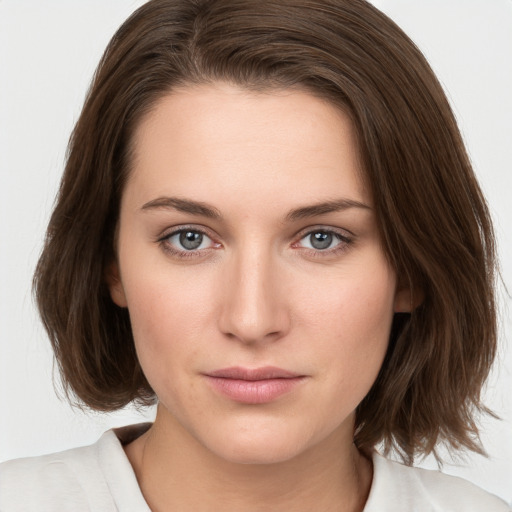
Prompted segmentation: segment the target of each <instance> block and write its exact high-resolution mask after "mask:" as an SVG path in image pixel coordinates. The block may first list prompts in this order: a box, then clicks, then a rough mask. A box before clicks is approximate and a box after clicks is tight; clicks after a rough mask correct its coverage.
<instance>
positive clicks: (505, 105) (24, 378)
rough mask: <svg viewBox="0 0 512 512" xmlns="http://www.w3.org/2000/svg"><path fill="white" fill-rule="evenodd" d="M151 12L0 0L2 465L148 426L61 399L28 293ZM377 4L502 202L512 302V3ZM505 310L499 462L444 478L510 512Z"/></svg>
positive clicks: (496, 431) (488, 431)
mask: <svg viewBox="0 0 512 512" xmlns="http://www.w3.org/2000/svg"><path fill="white" fill-rule="evenodd" d="M142 3H143V2H142V1H141V0H138V1H137V0H109V1H105V0H87V1H78V0H45V1H44V2H41V1H40V0H0V460H5V459H10V458H14V457H20V456H26V455H37V454H42V453H47V452H52V451H56V450H61V449H65V448H68V447H73V446H78V445H83V444H88V443H91V442H93V441H95V440H96V439H97V438H98V437H99V435H100V434H101V433H102V432H103V431H104V430H106V429H108V428H110V427H111V426H117V425H122V424H126V423H132V422H137V421H141V415H140V414H139V413H137V412H135V411H133V410H130V409H128V410H125V411H122V412H119V413H116V414H111V415H100V414H96V413H83V412H80V411H77V410H72V409H71V408H70V406H69V405H67V404H66V403H65V402H64V401H62V400H59V399H58V398H57V396H56V394H55V390H54V382H55V387H56V388H57V390H58V389H59V384H58V378H57V376H54V375H53V373H54V371H53V363H52V355H51V350H50V347H49V343H48V341H47V339H46V336H45V333H44V332H43V329H42V327H41V324H40V323H39V320H38V318H37V315H36V313H35V310H34V307H33V303H32V298H31V291H30V287H31V276H32V273H33V270H34V266H35V263H36V261H37V257H38V254H39V251H40V248H41V243H42V239H43V236H44V230H45V227H46V223H47V221H48V218H49V212H50V209H51V206H52V202H53V199H54V197H55V193H56V190H57V186H58V181H59V178H60V175H61V173H62V169H63V161H64V156H65V148H66V143H67V139H68V136H69V133H70V131H71V129H72V126H73V123H74V122H75V121H76V119H77V117H78V114H79V112H80V108H81V104H82V102H83V99H84V95H85V92H86V89H87V86H88V84H89V81H90V79H91V77H92V73H93V71H94V68H95V66H96V64H97V62H98V60H99V57H100V55H101V53H102V51H103V49H104V47H105V46H106V44H107V42H108V40H109V39H110V37H111V36H112V35H113V33H114V31H115V30H116V28H117V27H118V26H119V25H120V24H121V23H122V21H123V20H124V19H125V18H126V17H127V16H128V15H129V14H130V13H131V12H132V11H133V10H134V9H135V8H136V7H137V6H139V5H141V4H142ZM374 3H375V4H376V5H377V7H379V8H380V9H382V10H383V11H384V12H386V13H387V14H388V15H389V16H391V17H392V18H393V19H394V20H395V21H396V22H397V23H398V24H399V25H400V26H401V27H402V28H403V29H404V30H405V31H406V32H407V33H408V34H409V35H410V36H411V37H412V39H413V40H414V41H415V42H416V44H417V45H418V46H419V47H420V48H421V49H422V51H423V52H424V53H425V55H426V56H427V58H428V59H429V60H430V62H431V64H432V66H433V68H434V71H435V72H436V73H437V74H438V76H439V77H440V79H441V82H442V83H443V85H444V87H445V89H446V91H447V94H448V96H449V98H450V101H451V103H452V106H453V108H454V110H455V113H456V115H457V118H458V120H459V123H460V126H461V128H462V131H463V134H464V137H465V140H466V143H467V145H468V148H469V153H470V155H471V158H472V161H473V163H474V166H475V170H476V172H477V175H478V177H479V179H480V181H481V184H482V187H483V189H484V192H485V193H486V195H487V197H488V200H489V203H490V208H491V211H492V214H493V217H494V219H495V222H496V229H497V234H498V239H499V249H500V255H501V262H502V275H503V280H504V282H505V284H506V285H507V286H508V288H509V290H511V291H512V258H511V256H512V229H511V228H510V225H511V223H512V205H511V203H512V199H511V197H510V195H511V191H512V173H511V169H510V166H511V164H512V129H511V120H512V0H429V1H428V2H426V1H423V0H374ZM440 235H441V236H442V234H440ZM500 304H501V310H502V312H501V330H500V341H501V348H500V357H499V362H498V365H497V367H496V370H495V372H494V374H493V376H492V378H491V380H490V382H489V386H488V389H487V391H486V395H485V396H486V403H487V404H488V405H489V406H490V407H491V408H493V409H494V410H495V411H496V412H497V413H498V414H499V415H500V416H501V417H502V421H495V420H490V419H487V420H485V421H484V422H483V434H482V439H483V443H484V446H485V448H486V449H487V450H488V452H489V454H490V458H488V459H484V458H482V457H480V456H476V455H470V456H468V457H467V458H466V459H465V460H462V461H460V460H459V461H458V463H457V464H455V465H453V464H447V465H445V467H444V471H446V472H448V473H453V474H458V475H462V476H464V477H465V478H467V479H469V480H472V481H473V482H475V483H477V484H478V485H480V486H482V487H484V488H486V489H488V490H489V491H491V492H494V493H495V494H498V495H500V496H501V497H503V498H504V499H505V500H506V501H508V502H511V501H512V397H511V395H512V393H511V392H512V347H511V345H512V341H511V337H512V322H511V316H510V305H511V300H510V298H508V297H507V296H506V294H505V292H504V290H503V288H502V289H501V291H500ZM507 308H508V311H507ZM152 414H153V413H152V411H148V412H146V417H152ZM424 465H426V466H429V467H432V461H431V460H427V461H425V463H424Z"/></svg>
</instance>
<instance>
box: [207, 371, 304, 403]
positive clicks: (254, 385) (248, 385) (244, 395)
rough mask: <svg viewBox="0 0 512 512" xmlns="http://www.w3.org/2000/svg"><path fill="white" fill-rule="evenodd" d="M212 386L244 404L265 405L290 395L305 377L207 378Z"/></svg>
mask: <svg viewBox="0 0 512 512" xmlns="http://www.w3.org/2000/svg"><path fill="white" fill-rule="evenodd" d="M207 378H208V381H209V383H210V385H211V386H212V387H213V388H214V389H215V390H216V391H218V392H220V393H221V394H222V395H224V396H227V397H228V398H230V399H231V400H234V401H235V402H240V403H244V404H265V403H268V402H272V401H273V400H276V399H277V398H279V397H280V396H283V395H285V394H287V393H290V392H291V391H293V389H295V387H296V386H297V385H298V384H300V383H301V382H302V381H303V380H304V377H293V378H286V379H263V380H241V379H228V378H222V377H210V376H207Z"/></svg>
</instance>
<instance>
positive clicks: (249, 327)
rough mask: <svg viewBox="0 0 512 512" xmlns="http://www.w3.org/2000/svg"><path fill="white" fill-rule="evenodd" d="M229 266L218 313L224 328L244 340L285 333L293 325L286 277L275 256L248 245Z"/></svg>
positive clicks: (255, 340)
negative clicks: (284, 277)
mask: <svg viewBox="0 0 512 512" xmlns="http://www.w3.org/2000/svg"><path fill="white" fill-rule="evenodd" d="M269 252H270V251H269ZM226 266H227V268H226V269H225V274H224V275H223V279H222V293H221V295H222V298H223V300H222V302H221V307H222V310H221V311H220V315H219V327H220V329H221V331H222V332H223V333H224V334H225V335H226V336H228V337H230V338H233V339H237V340H238V341H240V342H242V343H245V344H258V343H264V342H269V341H276V340H278V339H279V338H281V337H283V336H284V335H285V334H286V333H287V332H288V330H289V328H290V315H289V311H288V307H287V302H288V301H287V296H286V295H287V294H286V286H285V282H284V281H285V280H284V279H283V275H282V273H280V271H279V270H280V269H279V265H278V263H277V261H276V257H274V258H273V257H272V255H271V254H269V253H268V252H267V253H265V251H258V250H250V249H248V250H246V251H244V252H243V253H240V254H234V255H232V258H230V261H229V263H227V265H226ZM280 274H281V275H280Z"/></svg>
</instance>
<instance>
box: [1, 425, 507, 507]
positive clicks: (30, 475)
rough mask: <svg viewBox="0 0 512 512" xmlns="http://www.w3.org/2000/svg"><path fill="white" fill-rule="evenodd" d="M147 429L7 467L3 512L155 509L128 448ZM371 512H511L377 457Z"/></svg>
mask: <svg viewBox="0 0 512 512" xmlns="http://www.w3.org/2000/svg"><path fill="white" fill-rule="evenodd" d="M145 429H147V424H142V425H133V426H130V427H124V428H123V429H116V430H109V431H107V432H105V434H103V436H102V437H101V438H100V439H99V440H98V441H97V442H96V443H95V444H93V445H91V446H85V447H82V448H74V449H72V450H67V451H64V452H61V453H55V454H51V455H43V456H40V457H31V458H25V459H18V460H12V461H9V462H5V463H3V464H0V511H1V512H18V511H19V512H21V511H23V512H31V511H34V512H35V511H37V512H67V511H69V512H86V511H87V512H110V511H112V512H151V511H150V508H149V506H148V505H147V503H146V501H145V500H144V497H143V496H142V493H141V491H140V488H139V486H138V483H137V479H136V477H135V474H134V472H133V469H132V466H131V465H130V462H129V461H128V458H127V457H126V454H125V452H124V450H123V447H122V444H121V440H120V439H122V441H123V442H124V443H126V442H129V441H130V440H133V439H135V438H136V437H138V435H140V434H141V433H142V432H143V431H144V430H145ZM373 468H374V470H373V481H372V486H371V490H370V495H369V497H368V501H367V503H366V506H365V508H364V511H363V512H459V511H460V512H510V510H511V509H509V507H508V506H507V505H506V504H505V503H504V502H503V501H501V500H500V499H499V498H497V497H496V496H493V495H492V494H489V493H487V492H485V491H483V490H482V489H480V488H479V487H477V486H475V485H473V484H471V483H469V482H467V481H466V480H463V479H461V478H457V477H453V476H448V475H445V474H443V473H440V472H439V471H429V470H426V469H420V468H411V467H407V466H404V465H402V464H399V463H397V462H393V461H390V460H388V459H385V458H384V457H382V456H381V455H379V454H377V453H376V452H374V455H373Z"/></svg>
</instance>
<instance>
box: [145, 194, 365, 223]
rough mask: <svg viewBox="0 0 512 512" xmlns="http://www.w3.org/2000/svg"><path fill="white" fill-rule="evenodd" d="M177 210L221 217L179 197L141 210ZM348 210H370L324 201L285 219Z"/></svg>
mask: <svg viewBox="0 0 512 512" xmlns="http://www.w3.org/2000/svg"><path fill="white" fill-rule="evenodd" d="M168 208H171V209H173V210H178V211H180V212H184V213H190V214H191V215H198V216H201V217H207V218H209V219H215V220H220V219H222V215H221V213H220V211H219V210H217V208H215V207H213V206H210V205H208V204H206V203H202V202H200V201H193V200H191V199H182V198H179V197H158V198H156V199H153V200H151V201H149V202H147V203H145V204H144V205H143V206H142V208H141V210H154V209H168ZM349 208H361V209H364V210H371V208H370V207H369V206H368V205H367V204H364V203H361V202H360V201H355V200H353V199H336V200H332V201H325V202H322V203H318V204H312V205H308V206H303V207H300V208H294V209H293V210H290V211H289V212H288V214H287V215H286V217H285V220H286V221H288V222H293V221H297V220H301V219H306V218H309V217H316V216H319V215H325V214H327V213H332V212H339V211H343V210H348V209H349Z"/></svg>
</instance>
